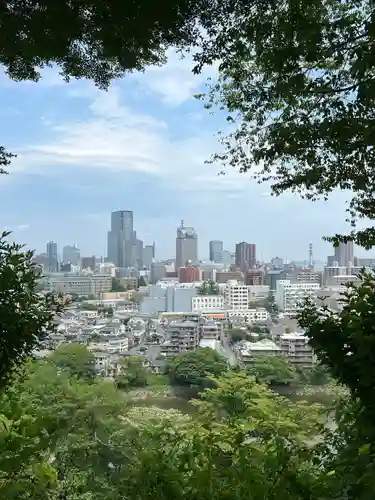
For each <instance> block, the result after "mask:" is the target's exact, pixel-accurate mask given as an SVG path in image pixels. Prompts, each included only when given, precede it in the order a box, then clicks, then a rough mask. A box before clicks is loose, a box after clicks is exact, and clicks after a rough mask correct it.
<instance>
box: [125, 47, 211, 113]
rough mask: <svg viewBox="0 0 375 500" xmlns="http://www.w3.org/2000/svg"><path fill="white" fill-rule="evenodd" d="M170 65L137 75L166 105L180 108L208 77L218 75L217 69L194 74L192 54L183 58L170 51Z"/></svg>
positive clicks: (155, 67)
mask: <svg viewBox="0 0 375 500" xmlns="http://www.w3.org/2000/svg"><path fill="white" fill-rule="evenodd" d="M167 56H168V64H166V65H164V66H151V67H149V68H147V70H146V71H145V72H144V73H135V74H134V75H132V78H134V79H136V80H137V81H138V82H139V83H140V84H141V85H142V87H144V88H145V89H149V90H150V91H152V92H156V93H157V94H159V95H160V96H161V97H162V100H163V102H164V103H165V104H168V105H170V106H179V105H180V104H182V103H183V102H185V101H187V100H189V99H191V98H192V97H193V94H194V93H196V92H197V90H198V89H199V88H200V86H201V85H202V83H203V82H205V81H206V80H207V78H208V77H212V76H214V75H215V74H216V72H217V70H216V67H214V66H213V67H208V68H206V69H205V71H204V72H203V73H202V74H200V75H195V74H193V72H192V70H193V67H194V61H193V59H192V56H191V55H190V54H187V55H185V56H184V57H183V58H181V55H180V54H178V53H177V52H176V51H175V50H172V49H170V50H168V52H167Z"/></svg>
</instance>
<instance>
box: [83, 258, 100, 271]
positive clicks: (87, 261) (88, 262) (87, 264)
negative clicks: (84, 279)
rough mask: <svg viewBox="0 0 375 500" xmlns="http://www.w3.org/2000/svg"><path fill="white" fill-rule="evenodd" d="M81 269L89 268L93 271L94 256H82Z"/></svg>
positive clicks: (94, 265) (94, 266)
mask: <svg viewBox="0 0 375 500" xmlns="http://www.w3.org/2000/svg"><path fill="white" fill-rule="evenodd" d="M81 268H82V269H90V270H91V271H92V272H93V273H94V272H95V270H96V257H95V255H91V257H82V260H81Z"/></svg>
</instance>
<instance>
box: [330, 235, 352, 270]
mask: <svg viewBox="0 0 375 500" xmlns="http://www.w3.org/2000/svg"><path fill="white" fill-rule="evenodd" d="M334 250H335V261H337V262H338V264H339V266H343V267H348V265H349V262H351V263H352V264H354V243H353V242H352V241H348V242H347V243H340V244H339V246H338V247H334Z"/></svg>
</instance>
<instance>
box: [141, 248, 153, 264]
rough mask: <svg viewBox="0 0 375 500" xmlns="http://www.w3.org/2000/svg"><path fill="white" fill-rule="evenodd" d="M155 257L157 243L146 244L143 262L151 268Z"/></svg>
mask: <svg viewBox="0 0 375 500" xmlns="http://www.w3.org/2000/svg"><path fill="white" fill-rule="evenodd" d="M154 257H155V245H146V246H145V247H144V248H143V259H142V261H143V262H142V264H143V266H144V267H146V268H147V269H151V265H152V261H153V259H154Z"/></svg>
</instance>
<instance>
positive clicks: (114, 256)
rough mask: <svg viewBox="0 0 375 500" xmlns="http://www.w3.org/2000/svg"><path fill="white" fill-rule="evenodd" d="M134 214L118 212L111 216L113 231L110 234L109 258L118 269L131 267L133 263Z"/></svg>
mask: <svg viewBox="0 0 375 500" xmlns="http://www.w3.org/2000/svg"><path fill="white" fill-rule="evenodd" d="M133 244H134V228H133V212H132V211H131V210H117V211H115V212H112V214H111V230H110V231H109V232H108V240H107V246H108V248H107V254H108V255H107V256H108V260H109V261H110V262H113V264H115V266H116V267H131V265H132V263H133Z"/></svg>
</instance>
